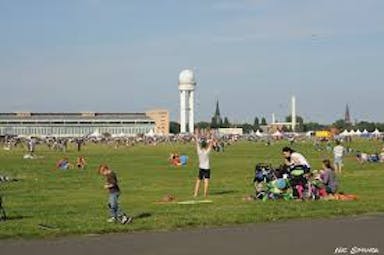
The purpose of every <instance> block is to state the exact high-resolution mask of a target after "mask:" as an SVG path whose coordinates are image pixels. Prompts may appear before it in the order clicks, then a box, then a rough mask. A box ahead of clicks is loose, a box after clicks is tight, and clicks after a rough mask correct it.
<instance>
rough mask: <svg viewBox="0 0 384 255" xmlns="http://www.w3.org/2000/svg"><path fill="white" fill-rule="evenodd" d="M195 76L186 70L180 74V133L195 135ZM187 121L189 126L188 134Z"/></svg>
mask: <svg viewBox="0 0 384 255" xmlns="http://www.w3.org/2000/svg"><path fill="white" fill-rule="evenodd" d="M195 86H196V81H195V74H194V73H193V71H192V70H189V69H186V70H183V71H182V72H181V73H180V74H179V91H180V132H181V133H182V134H183V133H191V134H192V133H193V132H194V129H195V122H194V93H195ZM187 121H188V124H189V128H188V132H187Z"/></svg>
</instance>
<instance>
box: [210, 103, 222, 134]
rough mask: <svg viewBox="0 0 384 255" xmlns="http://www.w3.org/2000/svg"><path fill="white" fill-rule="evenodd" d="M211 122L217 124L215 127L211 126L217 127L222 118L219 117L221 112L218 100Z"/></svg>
mask: <svg viewBox="0 0 384 255" xmlns="http://www.w3.org/2000/svg"><path fill="white" fill-rule="evenodd" d="M213 123H215V124H216V125H217V127H215V126H213V128H218V127H220V126H221V124H222V123H223V119H222V118H221V114H220V106H219V100H217V101H216V110H215V114H214V115H213V118H212V124H213Z"/></svg>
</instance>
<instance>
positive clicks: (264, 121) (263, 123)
mask: <svg viewBox="0 0 384 255" xmlns="http://www.w3.org/2000/svg"><path fill="white" fill-rule="evenodd" d="M261 125H262V126H266V125H268V124H267V120H266V119H265V117H262V118H261Z"/></svg>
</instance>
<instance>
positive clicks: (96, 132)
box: [89, 129, 102, 137]
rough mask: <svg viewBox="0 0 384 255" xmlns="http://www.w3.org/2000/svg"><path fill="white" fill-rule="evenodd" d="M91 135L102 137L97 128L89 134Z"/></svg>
mask: <svg viewBox="0 0 384 255" xmlns="http://www.w3.org/2000/svg"><path fill="white" fill-rule="evenodd" d="M89 137H102V135H101V134H100V133H99V130H98V129H96V130H95V131H93V133H92V134H90V135H89Z"/></svg>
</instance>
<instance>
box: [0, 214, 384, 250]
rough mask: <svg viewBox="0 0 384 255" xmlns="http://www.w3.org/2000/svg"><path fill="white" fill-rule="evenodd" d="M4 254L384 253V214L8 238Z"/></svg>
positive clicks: (0, 247)
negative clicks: (189, 228) (212, 226)
mask: <svg viewBox="0 0 384 255" xmlns="http://www.w3.org/2000/svg"><path fill="white" fill-rule="evenodd" d="M133 224H134V223H133ZM0 227H1V225H0ZM0 254H1V255H19V254H23V255H24V254H25V255H45V254H47V255H61V254H63V255H64V254H65V255H119V254H124V255H162V254H164V255H184V254H188V255H189V254H191V255H192V254H193V255H194V254H199V255H205V254H210V255H216V254H217V255H226V254H228V255H248V254H250V255H256V254H257V255H264V254H266V255H269V254H272V255H274V254H278V255H290V254H292V255H301V254H305V255H317V254H319V255H328V254H384V215H382V214H380V215H366V216H356V217H345V218H337V219H326V220H290V221H286V222H275V223H265V224H252V225H242V226H235V227H225V228H209V229H208V228H207V229H194V230H180V231H173V232H140V233H126V234H107V235H100V236H77V237H66V238H60V239H50V240H2V241H0Z"/></svg>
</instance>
